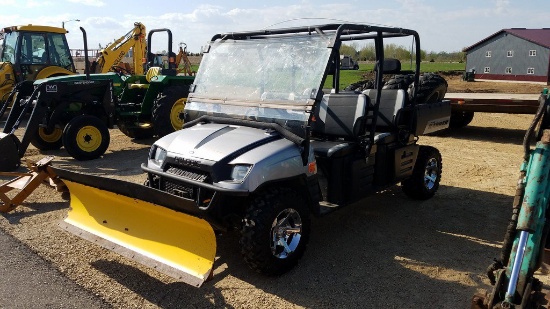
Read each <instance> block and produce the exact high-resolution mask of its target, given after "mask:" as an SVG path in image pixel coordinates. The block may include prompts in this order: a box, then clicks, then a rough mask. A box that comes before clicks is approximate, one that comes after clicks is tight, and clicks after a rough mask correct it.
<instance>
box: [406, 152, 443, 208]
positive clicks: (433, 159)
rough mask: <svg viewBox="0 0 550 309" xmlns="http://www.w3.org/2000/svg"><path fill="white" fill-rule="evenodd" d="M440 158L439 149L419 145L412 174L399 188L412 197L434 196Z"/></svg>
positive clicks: (439, 176)
mask: <svg viewBox="0 0 550 309" xmlns="http://www.w3.org/2000/svg"><path fill="white" fill-rule="evenodd" d="M441 170H442V160H441V154H440V153H439V150H437V149H436V148H434V147H431V146H420V150H419V152H418V157H417V158H416V162H415V164H414V169H413V173H412V175H411V176H410V177H409V178H407V179H405V180H403V181H402V182H401V189H403V192H405V194H406V195H407V196H409V197H411V198H413V199H417V200H427V199H429V198H431V197H432V196H434V194H435V192H437V189H438V188H439V182H440V181H441Z"/></svg>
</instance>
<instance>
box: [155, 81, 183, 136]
mask: <svg viewBox="0 0 550 309" xmlns="http://www.w3.org/2000/svg"><path fill="white" fill-rule="evenodd" d="M188 95H189V87H183V86H175V87H170V88H166V89H164V91H163V92H161V93H159V95H158V96H157V99H156V100H155V102H154V104H153V111H152V115H151V122H152V123H153V128H154V130H155V134H156V135H158V136H159V137H163V136H165V135H168V134H170V133H172V132H175V131H177V130H180V129H181V128H182V127H183V123H184V119H183V109H184V108H185V103H186V102H187V96H188Z"/></svg>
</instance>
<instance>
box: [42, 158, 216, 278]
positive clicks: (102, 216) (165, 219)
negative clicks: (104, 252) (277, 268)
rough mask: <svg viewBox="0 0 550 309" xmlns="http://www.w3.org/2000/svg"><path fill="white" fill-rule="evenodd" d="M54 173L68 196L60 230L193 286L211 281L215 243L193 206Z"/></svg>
mask: <svg viewBox="0 0 550 309" xmlns="http://www.w3.org/2000/svg"><path fill="white" fill-rule="evenodd" d="M53 170H54V172H55V174H56V175H57V176H58V177H59V178H61V179H62V180H63V182H64V183H65V185H66V186H67V187H68V189H69V192H70V196H71V202H70V210H69V212H68V215H67V217H66V218H65V220H64V222H62V223H61V224H60V226H61V227H63V228H65V229H66V230H67V231H69V232H71V233H73V234H76V235H77V236H80V237H82V238H84V239H87V240H89V241H92V242H96V243H98V244H100V245H101V246H103V247H105V248H107V249H109V250H112V251H115V252H117V253H119V254H121V255H124V256H126V257H128V258H131V259H133V260H136V261H138V262H139V263H141V264H144V265H146V266H149V267H152V268H155V269H156V270H158V271H160V272H162V273H164V274H166V275H169V276H171V277H173V278H176V279H177V280H181V281H183V282H186V283H188V284H190V285H193V286H195V287H199V286H201V285H202V283H203V282H204V281H206V280H207V279H208V278H209V277H210V275H211V273H212V268H213V264H214V258H215V255H216V238H215V234H214V230H213V229H212V227H211V225H210V224H209V223H208V222H206V221H205V220H203V219H200V218H199V217H197V216H198V215H199V213H198V209H196V207H193V206H194V205H192V204H191V203H189V202H188V201H186V200H182V199H181V198H178V197H176V196H174V195H171V194H168V193H165V192H162V191H159V190H156V189H153V188H150V187H146V186H143V185H139V184H135V183H130V182H125V181H121V180H116V179H110V178H103V177H99V176H94V175H89V174H83V173H78V172H74V171H68V170H64V169H59V168H55V167H53Z"/></svg>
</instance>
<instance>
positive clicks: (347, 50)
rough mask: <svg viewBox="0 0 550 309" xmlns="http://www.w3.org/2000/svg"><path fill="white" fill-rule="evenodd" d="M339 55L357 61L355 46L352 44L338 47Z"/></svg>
mask: <svg viewBox="0 0 550 309" xmlns="http://www.w3.org/2000/svg"><path fill="white" fill-rule="evenodd" d="M340 55H349V56H351V57H352V58H353V59H355V60H357V57H358V55H359V53H358V52H357V47H356V44H355V43H353V44H352V45H347V44H342V46H340Z"/></svg>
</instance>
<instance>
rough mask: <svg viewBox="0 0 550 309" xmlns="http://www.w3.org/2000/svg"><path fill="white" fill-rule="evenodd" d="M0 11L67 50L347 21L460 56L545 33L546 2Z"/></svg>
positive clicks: (80, 6)
mask: <svg viewBox="0 0 550 309" xmlns="http://www.w3.org/2000/svg"><path fill="white" fill-rule="evenodd" d="M0 7H1V8H2V10H1V11H0V26H2V27H5V26H13V25H21V24H29V23H32V24H41V25H49V26H58V27H61V24H62V22H63V21H65V28H67V29H68V30H69V32H70V33H69V34H68V35H67V38H68V41H69V46H70V48H72V49H79V48H82V47H83V43H82V35H81V32H80V30H79V29H78V28H79V27H80V26H82V27H84V28H85V29H86V32H87V34H88V47H89V48H97V47H98V46H99V44H102V45H103V46H105V44H107V43H109V42H112V41H113V40H114V39H116V38H119V37H121V36H122V35H124V34H126V33H127V32H128V31H130V30H131V29H132V26H133V24H134V22H136V21H139V22H141V23H143V24H144V25H145V26H146V27H147V30H151V29H156V28H169V29H170V30H172V33H173V35H174V47H173V49H174V51H177V48H178V46H177V43H179V42H185V43H186V44H187V46H188V49H187V50H188V51H190V52H199V51H200V48H201V46H202V45H204V44H205V42H207V41H208V40H209V39H210V38H211V37H212V36H213V35H214V34H216V33H220V32H228V31H247V30H258V29H265V28H269V27H271V28H281V27H287V26H296V25H298V24H297V23H299V24H300V25H312V24H324V23H332V22H337V21H347V22H359V23H368V24H375V25H385V26H395V27H401V28H409V29H413V30H416V31H417V32H418V33H419V34H420V41H421V47H422V49H423V50H426V51H428V52H430V51H435V52H439V51H447V52H453V51H460V50H462V49H463V48H464V47H467V46H470V45H472V44H474V43H476V42H478V41H480V40H481V39H483V38H485V37H487V36H489V35H491V34H493V33H495V32H497V31H499V30H501V29H505V28H543V27H550V22H549V19H548V12H547V9H548V2H547V1H543V0H522V1H519V0H516V1H511V0H461V1H447V0H385V1H368V0H367V1H365V0H363V1H355V0H351V1H346V2H342V3H338V2H337V1H333V0H311V1H310V0H304V1H300V0H295V1H289V0H278V1H259V0H242V1H240V0H235V1H223V0H201V1H150V0H148V1H143V0H133V1H119V0H29V1H25V0H0ZM312 18H325V20H323V19H312ZM73 19H79V20H80V22H77V21H70V20H73ZM300 19H302V20H300ZM289 20H292V22H287V23H284V22H285V21H289ZM273 25H275V26H273ZM158 37H159V40H158V41H155V40H153V41H154V44H153V50H155V51H160V50H166V49H167V47H166V46H167V45H166V44H167V43H166V42H165V41H164V40H163V38H161V36H160V35H159V36H158ZM161 43H162V44H161Z"/></svg>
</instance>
